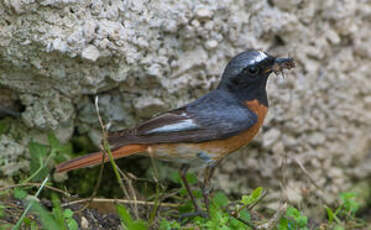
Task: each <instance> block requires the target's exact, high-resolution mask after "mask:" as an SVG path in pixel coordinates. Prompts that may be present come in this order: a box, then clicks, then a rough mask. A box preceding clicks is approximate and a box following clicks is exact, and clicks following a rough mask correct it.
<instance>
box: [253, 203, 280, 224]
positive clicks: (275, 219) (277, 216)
mask: <svg viewBox="0 0 371 230" xmlns="http://www.w3.org/2000/svg"><path fill="white" fill-rule="evenodd" d="M286 209H287V203H286V202H285V203H280V207H279V208H278V211H277V212H276V213H275V214H274V216H273V217H272V218H271V219H270V220H269V221H268V223H265V224H261V225H259V226H256V229H266V230H271V229H273V228H274V227H275V226H276V225H277V223H278V222H279V221H280V219H281V217H282V216H283V215H284V213H285V212H286Z"/></svg>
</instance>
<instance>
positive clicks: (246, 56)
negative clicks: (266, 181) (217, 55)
mask: <svg viewBox="0 0 371 230" xmlns="http://www.w3.org/2000/svg"><path fill="white" fill-rule="evenodd" d="M294 67H295V62H294V59H293V58H291V57H287V58H283V57H275V56H272V55H270V54H269V53H267V52H264V51H262V50H257V49H247V50H245V51H244V52H242V53H239V54H237V55H236V56H235V57H233V58H232V59H231V60H230V62H229V63H228V64H227V65H226V67H225V69H224V72H223V74H222V75H221V80H220V82H219V85H218V86H217V87H216V88H215V89H214V90H212V91H210V92H209V93H207V94H205V95H204V96H202V97H200V98H198V99H196V100H195V101H193V102H191V103H189V104H186V105H184V106H182V107H180V108H177V109H173V110H170V111H168V112H165V113H162V114H160V115H157V116H154V117H153V118H152V119H149V120H148V121H145V122H143V123H141V124H139V125H137V126H136V127H134V128H130V129H125V130H123V131H116V132H111V133H109V134H108V137H107V140H108V142H109V144H110V147H111V149H112V155H113V158H114V159H119V158H123V157H127V156H130V155H135V154H138V155H146V156H150V157H154V158H157V159H160V160H165V161H171V162H176V163H179V164H180V166H181V167H180V175H181V179H182V180H183V183H184V185H185V187H186V189H187V191H188V194H189V196H190V198H191V200H192V202H193V205H194V207H195V210H196V212H200V208H199V206H198V204H197V202H196V201H195V199H194V197H193V195H192V192H191V190H190V187H189V185H188V183H187V181H186V177H185V175H186V172H187V171H188V169H189V168H190V167H195V168H204V185H203V186H204V187H203V188H205V187H207V185H208V182H209V180H210V178H211V176H212V174H213V172H214V168H215V165H217V163H218V162H220V161H221V159H223V158H224V157H225V156H227V155H228V154H230V153H233V152H235V151H237V150H238V149H240V148H241V147H243V146H246V145H247V144H249V143H250V142H251V140H252V139H253V138H254V136H255V135H256V134H257V133H258V131H259V129H260V128H261V126H262V124H263V122H264V118H265V116H266V114H267V111H268V97H267V91H266V85H267V80H268V77H269V76H270V75H271V73H273V72H274V73H276V74H277V73H280V72H282V71H283V70H284V69H291V68H294ZM102 154H103V153H102V152H95V153H91V154H88V155H84V156H81V157H78V158H75V159H72V160H69V161H66V162H63V163H60V164H58V165H57V166H56V171H57V172H67V171H70V170H75V169H79V168H84V167H87V166H94V165H98V164H100V163H101V162H102V159H103V155H102ZM108 160H109V158H108V156H105V159H104V161H105V162H107V161H108ZM204 190H206V189H203V191H204ZM204 194H205V195H204V198H205V202H206V206H207V208H208V203H207V199H206V195H207V192H204Z"/></svg>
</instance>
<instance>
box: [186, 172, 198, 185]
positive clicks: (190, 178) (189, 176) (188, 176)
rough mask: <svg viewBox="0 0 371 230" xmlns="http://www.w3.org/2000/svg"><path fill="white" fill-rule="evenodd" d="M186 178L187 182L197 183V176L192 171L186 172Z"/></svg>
mask: <svg viewBox="0 0 371 230" xmlns="http://www.w3.org/2000/svg"><path fill="white" fill-rule="evenodd" d="M186 179H187V181H188V183H189V184H190V185H191V184H196V183H197V176H196V174H194V173H187V174H186Z"/></svg>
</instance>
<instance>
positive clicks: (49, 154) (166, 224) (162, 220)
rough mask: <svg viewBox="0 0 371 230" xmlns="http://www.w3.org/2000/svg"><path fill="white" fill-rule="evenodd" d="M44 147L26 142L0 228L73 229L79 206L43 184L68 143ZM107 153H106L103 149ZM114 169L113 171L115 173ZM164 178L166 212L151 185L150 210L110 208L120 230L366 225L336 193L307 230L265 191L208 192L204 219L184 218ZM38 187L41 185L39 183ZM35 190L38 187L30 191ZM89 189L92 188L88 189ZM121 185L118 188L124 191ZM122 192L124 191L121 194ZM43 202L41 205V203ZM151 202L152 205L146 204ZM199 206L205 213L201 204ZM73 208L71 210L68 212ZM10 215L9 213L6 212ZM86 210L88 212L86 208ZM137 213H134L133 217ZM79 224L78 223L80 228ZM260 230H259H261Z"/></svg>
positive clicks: (187, 207)
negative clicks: (267, 201) (26, 163)
mask: <svg viewBox="0 0 371 230" xmlns="http://www.w3.org/2000/svg"><path fill="white" fill-rule="evenodd" d="M48 140H49V144H48V145H42V144H40V143H36V142H31V143H30V144H29V146H28V148H29V151H30V154H31V156H32V160H31V166H30V168H31V171H30V175H29V176H28V177H26V178H22V179H21V180H20V182H19V184H17V185H16V186H13V187H9V189H7V190H2V192H1V193H0V195H1V196H0V200H6V199H7V200H14V201H17V202H21V203H22V206H19V207H18V208H14V207H11V206H8V204H7V203H6V202H4V203H0V220H1V219H7V218H9V216H10V215H14V216H15V217H17V218H16V221H17V224H15V223H14V222H13V224H14V225H12V224H10V223H9V222H8V223H6V222H4V221H2V222H0V229H9V228H12V229H32V230H33V229H58V230H59V229H61V230H75V229H79V224H78V223H80V221H79V220H80V217H81V212H80V211H79V209H81V208H82V207H83V205H80V206H78V207H77V206H71V207H70V206H69V205H62V204H61V200H63V204H65V203H67V202H68V201H71V198H70V197H69V196H70V194H69V193H68V192H67V191H66V190H65V189H64V188H63V186H60V188H61V189H58V188H56V187H53V186H58V183H56V182H50V181H51V180H49V178H50V175H49V173H50V172H51V166H50V165H51V164H50V162H55V161H57V162H58V161H62V160H64V159H63V156H64V155H66V154H71V153H72V152H73V151H72V145H71V144H65V145H63V144H60V143H59V142H58V140H57V139H56V138H55V136H54V135H49V138H48ZM108 152H109V150H108ZM116 170H117V169H116ZM116 173H117V174H115V177H116V178H117V179H119V180H121V178H124V177H123V176H120V174H119V172H118V171H117V172H116ZM170 179H171V181H172V183H173V186H174V185H177V188H176V189H175V190H174V189H173V190H171V194H172V196H166V202H165V203H168V204H172V206H169V207H168V208H166V207H165V208H164V207H163V206H161V202H164V200H163V197H164V196H165V195H167V194H168V193H169V190H168V189H167V188H165V187H162V186H160V185H159V184H156V186H155V187H154V189H153V190H152V195H150V196H147V195H146V197H148V200H149V201H148V205H151V209H150V211H149V212H148V211H147V212H145V211H139V212H138V210H136V212H135V211H134V210H133V205H129V204H118V203H115V202H113V203H112V205H113V206H114V207H115V209H114V211H113V213H114V214H115V216H116V217H117V221H118V222H119V223H120V224H121V225H122V228H123V229H130V230H146V229H161V230H176V229H182V230H183V229H184V230H185V229H215V230H216V229H222V230H240V229H241V230H242V229H256V227H258V226H260V227H261V228H262V226H264V225H267V226H269V227H271V229H276V230H294V229H300V230H309V229H320V230H326V229H336V230H341V229H344V230H345V229H362V228H364V227H365V226H367V223H365V221H363V220H362V219H360V218H358V217H357V213H358V212H359V209H360V204H359V203H358V201H357V199H356V198H357V194H356V193H350V192H348V193H341V194H339V204H338V205H337V207H327V206H323V207H322V208H323V209H324V210H325V211H326V212H325V213H326V214H327V216H324V217H323V221H322V223H320V224H316V225H313V224H312V225H311V224H310V221H309V219H310V217H308V216H306V215H305V214H304V212H303V210H300V209H298V208H297V207H293V206H287V207H286V206H283V207H285V208H284V209H282V213H280V210H270V211H267V210H268V209H266V208H264V196H265V194H266V192H265V191H264V189H263V188H262V187H258V188H256V189H254V190H253V191H252V192H251V193H249V194H246V195H243V196H242V197H241V198H240V199H237V200H236V199H233V200H232V199H230V198H228V197H227V196H226V195H225V194H224V193H222V192H214V193H213V194H212V195H210V207H209V216H208V217H201V216H195V217H184V218H180V217H181V216H182V215H183V214H185V213H190V212H192V211H194V210H193V206H192V203H191V201H190V200H189V199H188V194H187V193H186V189H185V186H184V185H183V184H182V183H181V179H180V176H179V174H178V173H176V172H174V173H172V174H171V175H170ZM187 179H188V181H189V183H190V184H191V185H192V186H193V187H198V186H197V183H198V182H197V177H196V175H194V174H187ZM40 182H43V183H40ZM35 186H36V187H37V188H38V189H37V191H36V192H35ZM90 186H91V187H93V186H92V184H90ZM125 186H127V185H126V184H121V185H120V187H125ZM126 192H128V191H126ZM193 193H194V196H195V197H196V198H197V199H198V200H202V193H201V191H200V190H199V189H194V190H193ZM41 198H43V199H44V200H48V201H49V202H42V199H41ZM149 202H152V203H149ZM200 205H201V206H202V208H203V209H204V210H206V208H205V207H204V205H203V202H200ZM72 207H73V208H72ZM9 210H10V211H9ZM87 210H90V209H89V208H88V209H87ZM138 213H139V214H138ZM80 224H81V223H80ZM262 229H264V228H262Z"/></svg>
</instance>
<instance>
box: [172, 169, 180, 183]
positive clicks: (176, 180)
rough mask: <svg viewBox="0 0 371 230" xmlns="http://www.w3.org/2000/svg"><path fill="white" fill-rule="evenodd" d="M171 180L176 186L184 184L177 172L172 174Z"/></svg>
mask: <svg viewBox="0 0 371 230" xmlns="http://www.w3.org/2000/svg"><path fill="white" fill-rule="evenodd" d="M169 179H170V180H171V181H172V182H174V183H176V184H181V183H182V179H181V178H180V175H179V172H178V171H175V170H174V171H172V172H171V173H170V177H169Z"/></svg>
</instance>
